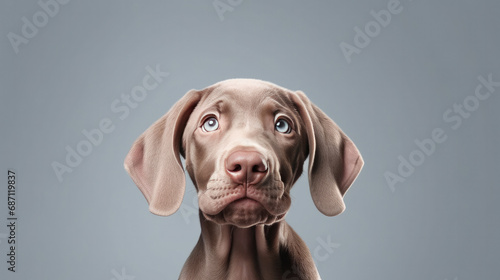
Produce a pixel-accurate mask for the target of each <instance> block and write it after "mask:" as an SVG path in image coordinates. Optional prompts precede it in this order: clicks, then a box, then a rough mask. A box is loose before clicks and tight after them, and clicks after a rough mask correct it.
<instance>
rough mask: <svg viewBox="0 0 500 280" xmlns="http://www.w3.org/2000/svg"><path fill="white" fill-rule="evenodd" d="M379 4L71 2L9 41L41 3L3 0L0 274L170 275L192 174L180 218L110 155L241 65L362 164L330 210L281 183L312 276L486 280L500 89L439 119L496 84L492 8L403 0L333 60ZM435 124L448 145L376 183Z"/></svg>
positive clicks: (189, 239) (191, 236) (494, 257)
mask: <svg viewBox="0 0 500 280" xmlns="http://www.w3.org/2000/svg"><path fill="white" fill-rule="evenodd" d="M42 1H47V0H42ZM222 2H224V3H227V2H226V1H222ZM237 2H238V1H232V3H233V4H237ZM389 2H390V1H389V0H377V1H373V0H370V1H369V0H363V1H342V3H340V1H330V2H327V1H272V2H271V1H250V0H244V1H243V2H242V3H240V4H239V5H234V7H232V11H227V12H225V13H224V14H223V15H222V18H221V17H219V16H218V14H217V12H216V10H215V8H214V6H213V3H212V1H141V2H139V1H136V2H132V1H117V0H114V1H76V0H75V1H70V2H69V3H68V4H65V5H60V7H59V8H60V9H59V11H58V13H57V14H56V15H54V16H53V17H50V18H49V20H48V23H47V24H46V26H44V27H43V28H39V30H38V32H37V34H36V35H35V36H34V37H33V38H30V39H29V42H28V43H27V44H21V45H20V46H19V52H18V53H16V52H15V51H14V48H13V47H12V45H11V43H10V42H9V39H8V37H7V36H8V34H9V32H13V33H16V34H18V35H21V34H22V30H21V29H22V26H23V24H24V23H23V21H22V18H23V17H26V18H27V19H28V20H30V21H31V22H33V20H32V17H33V15H35V14H36V13H37V11H40V10H42V9H41V7H40V6H39V5H38V4H37V3H36V1H23V2H22V3H20V1H13V0H9V1H2V2H1V4H0V35H1V37H0V65H1V66H0V71H1V73H0V86H1V88H0V90H1V103H0V104H1V105H0V106H1V107H0V133H1V134H0V135H1V145H0V151H1V154H0V158H1V161H0V171H1V172H0V174H4V175H1V176H0V177H1V178H0V181H1V182H2V183H1V186H2V187H1V189H0V213H1V214H0V218H1V222H0V225H1V226H0V242H1V243H0V252H1V257H0V260H2V261H1V265H0V278H1V279H103V280H109V279H115V280H120V279H127V278H126V277H124V275H125V276H134V277H135V279H136V280H144V279H177V276H178V274H179V272H180V269H181V267H182V264H183V263H184V261H185V259H186V258H187V256H188V254H189V253H190V252H191V250H192V248H193V246H194V245H195V243H196V241H197V239H198V236H199V233H200V228H199V224H198V219H197V216H196V215H191V216H189V215H188V214H186V213H189V211H192V210H193V209H194V207H193V203H192V200H193V198H194V197H195V193H194V191H193V185H192V183H191V182H189V183H188V185H187V190H188V191H187V192H186V196H185V200H184V204H183V209H184V210H185V211H184V215H183V214H182V213H181V212H177V213H176V214H174V215H173V216H171V217H158V216H155V215H153V214H151V213H149V212H148V210H147V204H146V201H145V199H144V198H143V196H142V194H141V193H140V191H139V190H138V189H137V188H136V187H135V185H134V184H133V182H132V180H131V179H130V178H129V176H128V175H127V174H126V172H125V171H124V169H123V159H124V157H125V155H126V154H127V152H128V150H129V148H130V146H131V144H132V143H133V141H134V140H135V139H136V138H137V137H138V136H139V135H140V134H141V133H142V132H143V131H144V130H145V129H146V128H147V127H148V126H149V125H150V124H152V123H153V122H154V121H155V120H156V119H158V118H159V117H160V116H162V115H163V114H164V113H165V112H166V111H167V110H168V109H169V108H170V106H172V104H173V103H174V102H175V101H176V100H178V99H179V98H180V97H181V96H182V95H183V94H184V93H185V92H186V91H188V90H189V89H192V88H198V89H200V88H204V87H206V86H208V85H210V84H212V83H215V82H217V81H220V80H224V79H227V78H236V77H248V78H259V79H264V80H268V81H271V82H274V83H276V84H279V85H282V86H284V87H287V88H290V89H294V90H298V89H300V90H303V91H304V92H305V93H306V94H307V95H308V96H309V97H310V98H311V100H312V101H313V102H314V103H316V104H318V105H319V106H320V107H321V108H322V109H323V110H324V111H325V112H326V113H327V114H328V115H329V116H331V117H332V118H333V119H334V120H335V121H336V122H337V123H338V124H339V126H340V127H341V128H342V129H343V130H344V132H346V133H347V134H348V135H349V136H350V137H351V138H352V139H353V141H354V142H355V143H356V145H357V146H358V148H359V149H360V151H361V153H362V155H363V157H364V159H365V167H364V169H363V170H362V172H361V175H360V177H359V178H358V179H357V180H356V182H355V183H354V185H353V186H352V188H351V189H350V190H349V192H348V193H347V195H346V197H345V200H346V204H347V210H346V211H345V212H344V213H343V214H342V215H340V216H337V217H334V218H329V217H325V216H322V214H320V213H319V212H318V211H317V210H316V208H315V207H314V204H313V203H312V200H311V198H310V194H309V190H308V186H307V176H306V175H305V174H304V175H303V176H302V177H301V179H300V180H299V181H298V182H297V184H296V185H295V187H294V189H293V201H292V208H291V210H290V212H289V214H288V216H287V221H288V222H289V223H290V224H291V225H292V226H293V227H294V229H295V230H296V231H297V232H298V233H299V234H300V236H301V237H302V238H303V239H304V240H305V242H306V243H307V244H308V246H309V247H310V249H311V251H313V252H314V251H317V252H318V254H313V255H314V257H315V260H316V263H317V266H318V269H319V271H320V273H321V275H322V277H323V279H384V280H392V279H394V280H400V279H415V280H417V279H419V280H420V279H428V280H431V279H435V280H444V279H448V280H452V279H498V278H499V277H500V266H499V265H498V263H499V261H500V253H499V252H500V242H499V241H498V237H499V236H500V222H499V219H498V216H497V215H498V212H499V211H498V209H497V203H496V201H497V200H498V199H499V194H500V190H499V188H498V182H497V178H498V174H499V171H500V164H499V161H498V158H499V156H500V152H499V149H498V142H499V140H500V128H499V125H498V121H499V117H500V113H499V111H498V107H499V105H500V96H498V95H499V94H500V87H497V88H496V91H495V92H494V93H493V94H492V95H491V97H489V98H488V99H487V100H484V101H480V102H479V107H478V108H477V110H475V111H473V112H471V113H470V117H468V118H462V124H461V126H460V127H459V128H458V129H452V128H451V126H452V124H453V123H449V122H446V121H445V120H444V119H443V113H445V112H446V111H447V110H448V109H453V105H454V104H461V103H463V101H464V100H466V98H467V97H468V96H472V95H473V94H474V90H475V88H476V86H477V85H478V84H479V81H478V76H482V77H487V76H488V75H489V74H492V79H493V80H495V81H500V67H499V66H500V64H499V62H500V56H499V54H498V50H500V40H499V30H500V28H499V27H500V17H499V16H498V15H499V12H500V2H499V1H494V0H491V1H451V0H448V1H429V0H428V1H425V0H419V1H410V0H404V1H401V4H400V5H401V7H402V11H401V12H400V13H399V14H395V15H392V17H391V22H390V23H389V24H388V25H387V26H386V27H384V28H382V29H381V30H380V32H379V34H377V36H374V37H373V38H371V42H370V44H369V45H368V46H366V47H365V48H363V49H361V51H360V52H359V53H358V54H353V55H352V57H351V59H352V61H351V63H348V62H347V60H346V58H345V56H344V55H343V53H342V51H341V49H340V46H339V45H340V44H341V43H342V42H346V43H349V44H354V43H353V39H354V36H355V30H354V28H355V27H360V28H361V29H363V28H364V27H365V25H366V24H368V23H369V22H370V21H372V20H373V16H372V15H371V14H370V11H371V10H374V11H380V10H382V9H387V4H388V3H389ZM148 65H149V66H152V67H153V68H155V67H156V65H159V67H160V69H161V70H162V71H165V72H169V73H170V75H169V77H168V78H166V79H165V80H164V81H163V82H162V83H160V84H159V86H158V87H157V88H156V89H154V90H152V91H150V92H149V93H148V96H147V98H146V99H145V100H144V101H142V102H141V103H139V104H138V106H137V108H135V109H133V110H131V111H130V115H129V116H128V117H127V118H125V119H124V120H121V119H119V116H120V114H117V113H114V112H113V111H112V110H111V107H110V106H111V104H112V103H113V101H114V100H115V99H119V98H120V95H121V94H122V93H125V94H130V92H131V89H132V88H133V87H134V86H137V85H141V83H142V79H143V77H145V76H146V75H147V71H146V70H145V68H146V67H147V66H148ZM483 90H484V88H483ZM469 99H470V98H469ZM453 115H456V114H453ZM104 118H109V119H111V120H112V122H113V124H114V125H115V130H114V131H113V132H112V133H109V134H105V135H104V138H103V140H102V143H101V144H100V145H98V146H95V147H93V150H92V152H91V153H90V155H88V156H86V157H84V158H83V161H82V162H81V164H79V165H78V166H77V167H75V168H73V171H72V172H71V173H65V174H64V175H63V181H62V182H60V181H59V180H58V179H57V177H56V175H55V173H54V171H53V169H52V166H51V164H52V163H53V162H54V161H57V162H60V163H65V156H66V150H65V147H66V146H70V147H72V148H73V149H74V148H75V147H76V145H77V143H79V142H80V141H82V140H84V139H85V137H84V136H83V134H82V133H81V131H82V130H83V129H87V130H91V129H95V128H97V127H98V125H99V122H100V121H101V120H102V119H104ZM435 128H441V129H443V131H444V132H445V134H446V136H447V140H446V141H445V142H444V143H441V144H437V145H436V149H435V151H434V152H433V153H432V154H431V155H429V156H426V157H425V161H424V163H423V164H421V165H420V166H417V167H416V168H415V170H414V172H413V174H411V176H408V177H407V178H405V181H404V182H399V183H397V184H396V185H395V186H394V191H393V190H391V188H390V187H389V185H388V183H387V181H386V179H385V177H384V174H385V173H386V172H392V173H394V174H398V165H399V164H400V160H399V159H398V157H399V156H402V157H404V158H405V159H408V158H409V155H410V153H412V152H413V151H415V150H417V149H418V147H417V146H416V144H415V142H414V141H415V140H416V139H418V140H422V139H424V138H430V137H431V133H432V130H433V129H435ZM8 168H14V169H15V170H16V171H17V184H18V185H17V186H18V191H17V200H18V201H17V207H18V209H17V216H18V218H19V220H18V222H17V223H18V227H17V242H18V246H17V272H16V273H11V272H8V271H7V264H6V262H5V261H6V259H7V256H6V254H7V245H8V244H7V239H6V233H7V228H6V226H5V225H6V224H7V221H6V218H7V205H6V195H7V186H6V180H7V178H6V173H7V170H8ZM328 239H330V241H331V242H333V243H335V246H334V247H335V248H334V249H331V248H329V249H331V250H330V251H328V250H326V249H325V248H322V247H321V243H322V241H327V240H328ZM316 248H318V249H316ZM120 277H121V278H120ZM129 279H131V278H129ZM284 279H286V278H284Z"/></svg>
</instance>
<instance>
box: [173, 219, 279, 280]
mask: <svg viewBox="0 0 500 280" xmlns="http://www.w3.org/2000/svg"><path fill="white" fill-rule="evenodd" d="M200 222H201V236H200V239H199V241H198V244H197V245H196V247H195V248H194V250H193V253H192V254H191V256H190V257H189V259H188V260H187V262H186V264H188V263H189V267H193V266H194V267H198V268H199V270H198V271H197V272H198V273H200V275H206V276H208V275H214V277H215V278H210V279H228V280H230V279H239V280H245V279H281V278H282V275H283V271H281V267H282V259H281V256H280V243H281V242H283V241H284V240H285V239H284V237H285V235H286V232H287V227H286V226H285V225H286V223H285V222H284V221H281V222H278V223H275V224H272V225H270V226H265V225H257V226H252V227H249V228H238V227H236V226H233V225H219V224H217V223H214V222H211V221H208V220H206V219H205V217H204V216H203V214H202V213H200ZM184 268H186V265H185V266H184ZM277 268H278V269H277ZM193 272H194V271H186V270H185V269H183V271H182V273H181V277H180V279H184V278H183V277H185V278H186V279H202V278H196V277H197V276H196V275H193Z"/></svg>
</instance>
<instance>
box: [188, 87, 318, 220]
mask: <svg viewBox="0 0 500 280" xmlns="http://www.w3.org/2000/svg"><path fill="white" fill-rule="evenodd" d="M183 146H184V151H185V158H186V169H187V171H188V172H189V175H190V177H191V179H192V181H193V182H194V184H195V186H196V187H197V191H198V198H199V206H200V210H201V211H202V213H203V215H205V217H206V218H207V219H209V220H212V221H214V222H217V223H220V224H233V225H236V226H238V227H249V226H252V225H255V224H262V223H264V224H271V223H274V222H276V221H278V220H281V219H283V217H284V216H285V214H286V212H287V210H288V209H289V207H290V202H291V201H290V188H291V187H292V185H293V183H294V182H295V181H296V180H297V178H298V177H299V176H300V174H301V173H302V165H303V163H304V160H305V158H306V157H307V152H308V149H307V148H308V145H307V133H306V131H305V128H304V122H303V121H302V119H301V117H300V114H299V112H298V111H297V108H296V107H295V105H294V103H293V101H292V100H291V99H290V96H289V95H288V94H287V93H286V92H285V91H283V90H281V89H279V88H276V87H272V86H270V85H268V84H265V83H254V82H250V81H247V80H243V81H242V80H236V81H232V82H231V83H225V84H221V85H220V86H218V87H217V88H215V89H213V90H212V91H211V92H210V93H207V94H206V95H205V96H204V98H203V99H202V100H200V102H199V103H198V104H197V106H196V108H195V109H194V110H193V112H192V113H191V115H190V118H189V120H188V122H187V124H186V129H185V130H184V135H183Z"/></svg>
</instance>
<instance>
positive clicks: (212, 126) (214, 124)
mask: <svg viewBox="0 0 500 280" xmlns="http://www.w3.org/2000/svg"><path fill="white" fill-rule="evenodd" d="M202 128H203V130H204V131H206V132H212V131H215V130H217V129H218V128H219V121H217V119H216V118H215V117H210V118H208V119H206V120H205V122H203V126H202Z"/></svg>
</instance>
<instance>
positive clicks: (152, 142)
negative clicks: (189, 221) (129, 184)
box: [125, 90, 204, 216]
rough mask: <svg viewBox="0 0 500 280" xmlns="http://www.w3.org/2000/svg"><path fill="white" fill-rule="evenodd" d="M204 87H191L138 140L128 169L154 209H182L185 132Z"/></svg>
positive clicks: (166, 212) (160, 211) (156, 211)
mask: <svg viewBox="0 0 500 280" xmlns="http://www.w3.org/2000/svg"><path fill="white" fill-rule="evenodd" d="M203 92H204V91H198V90H191V91H189V92H188V93H186V95H184V97H182V98H181V99H180V100H179V101H178V102H177V103H175V104H174V106H173V107H172V108H171V109H170V110H169V111H168V112H167V113H166V114H165V115H164V116H163V117H161V118H160V119H159V120H157V121H156V122H155V123H154V124H153V125H151V126H150V127H149V128H148V129H147V130H146V131H145V132H144V133H143V134H142V135H141V136H139V138H138V139H137V140H136V141H135V143H134V144H133V146H132V148H131V149H130V152H129V153H128V155H127V157H126V158H125V169H126V170H127V172H128V173H129V175H130V177H132V180H134V182H135V184H136V185H137V186H138V187H139V189H140V190H141V192H142V194H143V195H144V197H145V198H146V200H147V201H148V203H149V211H151V213H153V214H156V215H160V216H168V215H171V214H173V213H175V211H177V209H179V207H180V205H181V202H182V198H183V197H184V191H185V188H186V178H185V174H184V168H183V167H182V163H181V160H180V153H181V152H182V151H181V149H182V134H183V132H184V128H185V126H186V123H187V121H188V119H189V116H190V115H191V112H192V111H193V109H194V107H195V106H196V105H197V104H198V102H199V101H200V99H201V97H202V96H203Z"/></svg>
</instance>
